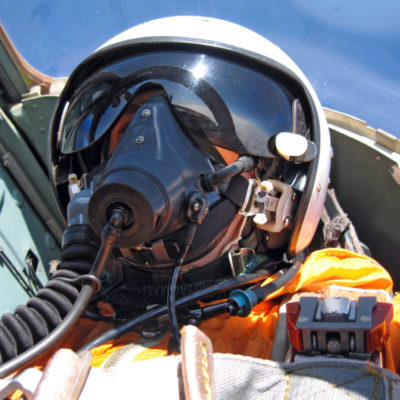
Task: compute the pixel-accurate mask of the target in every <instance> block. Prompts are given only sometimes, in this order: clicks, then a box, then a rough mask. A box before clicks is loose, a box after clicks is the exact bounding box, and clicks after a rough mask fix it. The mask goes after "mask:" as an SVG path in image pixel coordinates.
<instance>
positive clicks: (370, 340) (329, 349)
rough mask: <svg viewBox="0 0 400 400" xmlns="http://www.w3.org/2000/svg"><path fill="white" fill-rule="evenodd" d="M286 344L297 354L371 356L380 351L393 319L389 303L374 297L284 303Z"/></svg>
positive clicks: (306, 298) (303, 299)
mask: <svg viewBox="0 0 400 400" xmlns="http://www.w3.org/2000/svg"><path fill="white" fill-rule="evenodd" d="M286 307H287V308H286V310H287V314H286V318H287V325H288V333H289V342H290V344H291V346H292V347H293V348H294V350H295V351H297V352H299V353H306V354H315V353H319V354H320V353H323V354H326V353H329V354H341V355H349V354H351V353H358V354H372V353H373V352H376V351H378V352H380V351H382V349H383V346H384V344H385V341H386V339H387V338H388V336H389V325H390V321H391V320H392V318H393V305H392V304H391V303H382V302H377V299H376V297H375V296H365V297H359V298H358V300H350V299H349V298H347V297H327V298H325V299H323V300H319V298H318V297H308V296H305V297H301V298H300V301H298V302H291V303H287V305H286Z"/></svg>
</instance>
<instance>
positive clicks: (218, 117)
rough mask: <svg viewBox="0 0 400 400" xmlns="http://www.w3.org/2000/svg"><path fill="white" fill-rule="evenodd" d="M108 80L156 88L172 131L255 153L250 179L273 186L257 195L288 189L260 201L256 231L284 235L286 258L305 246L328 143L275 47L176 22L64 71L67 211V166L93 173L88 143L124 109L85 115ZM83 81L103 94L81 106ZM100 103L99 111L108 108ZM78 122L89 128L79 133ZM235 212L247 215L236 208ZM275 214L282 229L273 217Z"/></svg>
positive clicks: (126, 36) (314, 221) (302, 83)
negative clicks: (170, 115) (273, 203)
mask: <svg viewBox="0 0 400 400" xmlns="http://www.w3.org/2000/svg"><path fill="white" fill-rule="evenodd" d="M111 75H112V77H113V78H112V79H114V78H115V77H117V81H118V88H119V90H124V91H128V92H129V93H130V94H132V93H138V92H140V91H142V88H143V86H145V85H148V86H149V85H150V86H151V85H153V86H154V85H156V86H157V87H161V88H162V90H163V91H164V92H165V93H166V94H167V98H168V100H169V102H170V103H171V107H172V110H173V112H174V114H175V116H176V119H177V120H178V123H179V125H180V126H181V127H182V129H183V130H184V131H185V132H186V133H187V134H188V135H189V136H191V137H192V138H194V140H195V141H196V139H198V140H199V143H200V142H201V143H203V144H204V143H208V146H209V147H210V146H211V147H212V146H214V147H216V148H218V149H221V148H224V149H227V150H230V151H233V152H235V153H238V154H240V155H249V156H253V157H254V158H255V159H256V160H258V161H257V162H258V164H257V167H258V166H259V165H260V164H263V163H264V164H263V167H262V168H261V169H262V171H263V176H260V175H259V173H258V172H257V171H256V168H255V173H254V174H253V178H254V179H258V180H259V182H262V181H268V180H270V181H271V182H272V187H271V188H269V187H268V183H264V186H263V185H261V187H262V188H263V189H262V190H264V194H265V193H267V194H268V193H274V196H275V197H277V198H278V201H279V196H280V197H282V196H284V195H285V196H286V195H287V191H286V188H287V187H289V188H291V191H290V197H288V198H287V199H286V200H285V203H284V204H283V202H282V204H281V205H278V207H277V208H275V209H274V211H273V212H271V210H272V208H269V207H270V206H268V204H265V203H264V208H265V216H264V215H260V214H262V212H260V210H259V211H258V214H257V215H256V218H254V223H255V225H257V227H258V228H259V229H260V230H261V231H262V232H266V233H267V234H270V235H272V236H273V235H276V234H278V233H279V230H284V231H286V236H285V243H284V246H283V247H284V248H285V251H286V252H287V253H288V254H289V256H294V255H296V254H297V253H299V252H300V251H302V250H303V249H304V248H306V247H307V246H308V245H309V243H310V242H311V240H312V238H313V235H314V233H315V231H316V228H317V226H318V223H319V219H320V216H321V212H322V208H323V206H324V201H325V195H326V192H327V187H328V181H329V171H330V158H331V157H330V154H331V150H330V137H329V131H328V127H327V123H326V119H325V116H324V112H323V110H322V107H321V105H320V103H319V101H318V98H317V96H316V94H315V92H314V90H313V88H312V87H311V85H310V83H309V81H308V80H307V78H306V77H305V76H304V74H303V73H302V72H301V71H300V69H299V68H298V67H297V66H296V65H295V63H294V62H293V61H292V60H291V59H290V58H289V57H288V56H287V55H286V54H285V53H284V52H283V51H282V50H281V49H279V48H278V47H276V46H275V45H273V44H272V43H271V42H269V41H268V40H266V39H265V38H263V37H261V36H260V35H258V34H256V33H254V32H252V31H250V30H248V29H246V28H244V27H241V26H239V25H236V24H233V23H230V22H226V21H222V20H218V19H213V18H205V17H195V16H177V17H169V18H162V19H157V20H153V21H150V22H147V23H144V24H141V25H138V26H135V27H133V28H131V29H128V30H126V31H125V32H123V33H121V34H119V35H117V36H116V37H114V38H113V39H111V40H110V41H108V42H107V43H105V44H104V45H103V46H101V47H100V48H99V49H98V50H97V51H95V52H94V54H92V55H91V56H90V57H89V58H87V59H86V60H85V61H84V62H82V63H81V64H80V65H79V66H78V67H77V68H76V70H75V71H74V72H73V73H72V74H71V76H70V78H69V80H68V82H67V85H66V87H65V89H64V91H63V93H62V95H61V97H60V100H59V103H58V107H57V109H56V112H55V115H54V117H53V122H52V126H51V131H50V141H51V143H50V146H51V164H52V168H53V169H52V171H53V183H54V186H55V190H56V192H57V196H58V198H59V202H60V205H61V208H62V209H63V211H64V213H65V212H66V205H67V202H68V198H67V184H68V182H67V179H66V176H67V175H68V173H70V172H71V171H70V170H69V169H70V168H71V165H75V166H76V165H81V164H82V163H81V161H82V160H86V164H85V168H86V170H85V168H83V167H82V171H80V172H81V173H82V174H83V173H85V172H88V173H89V174H90V172H91V171H92V170H94V169H95V167H93V165H92V164H93V163H96V162H98V163H99V162H100V160H97V161H96V160H95V161H93V160H92V159H91V157H94V156H93V151H92V150H93V148H94V146H98V145H99V143H100V144H101V143H102V141H105V140H106V139H105V138H106V136H107V134H109V133H110V131H111V130H112V128H113V127H115V124H116V121H117V120H119V119H121V115H122V114H123V112H124V107H127V105H126V102H127V101H126V102H125V103H124V101H125V100H124V101H122V103H121V104H119V105H118V107H116V108H117V110H116V111H115V112H114V113H110V115H109V116H107V117H104V116H103V117H101V118H100V119H102V120H103V121H102V122H99V118H98V117H96V116H93V115H91V116H90V118H89V119H88V118H86V117H85V118H82V115H83V114H85V112H86V114H85V115H87V110H88V109H89V108H90V107H91V105H89V106H88V105H85V101H86V103H87V102H89V103H90V102H91V101H92V102H94V101H97V100H96V98H97V97H96V96H98V95H99V93H100V95H102V94H103V93H104V92H107V91H109V90H114V89H109V87H112V86H113V80H112V79H111V78H110V79H111V80H108V81H107V79H108V78H107V76H111ZM101 77H103V78H105V80H104V81H102V80H101V79H100V78H101ZM85 85H86V86H85ZM88 85H89V86H90V85H92V86H93V85H98V87H100V86H101V85H103V89H101V90H100V89H99V90H98V91H97V92H96V93H94V92H93V91H92V92H91V98H90V99H89V100H88V98H87V96H86V97H85V99H84V100H85V101H83V100H82V98H80V97H79V96H82V93H83V92H85V93H86V94H87V90H86V89H85V90H86V91H85V90H83V89H82V87H85V88H87V87H88ZM92 86H90V87H92ZM132 88H133V89H132ZM121 93H122V92H121ZM128 95H129V94H128ZM120 98H121V96H120ZM85 107H86V108H85ZM102 107H103V112H104V115H106V114H107V113H108V111H109V108H110V107H108V106H107V105H104V104H103V105H102ZM89 114H90V113H89ZM76 121H78V123H77V122H76ZM82 121H83V122H82ZM93 121H97V122H96V124H97V125H96V126H94V125H93V124H95V122H93ZM85 124H89V125H90V128H88V129H87V130H86V131H85V132H86V133H83V130H84V129H83V128H82V127H83V125H85ZM209 147H207V145H205V147H204V148H206V149H207V148H209ZM96 149H97V148H96ZM91 151H92V153H90V152H91ZM96 151H97V150H96ZM94 158H95V157H94ZM88 159H90V160H88ZM172 161H173V160H171V162H172ZM274 162H276V163H280V164H279V165H280V166H282V165H283V167H282V168H281V169H279V168H280V167H276V165H275V164H274ZM268 165H273V167H271V168H272V170H273V171H272V170H271V171H269V170H268V168H267V167H266V166H268ZM75 168H76V167H75ZM74 172H75V171H74ZM280 182H281V183H282V184H283V188H281V187H280V186H279V183H280ZM262 190H261V191H262ZM260 196H261V197H262V193H261V194H260ZM257 201H260V199H258V200H257V199H256V202H257ZM290 202H293V204H294V206H291V205H290V204H289V203H290ZM252 207H255V204H252ZM279 207H280V208H279ZM247 211H249V207H248V208H247ZM238 212H242V213H244V212H243V207H242V209H241V210H240V211H238ZM285 212H287V213H288V215H290V218H288V217H287V215H285ZM278 214H279V215H278ZM278 216H279V218H281V219H282V221H278V222H279V223H277V221H274V218H278ZM206 218H207V217H206ZM277 225H278V226H277ZM169 233H170V232H169ZM152 239H154V238H153V237H152ZM156 239H157V237H156Z"/></svg>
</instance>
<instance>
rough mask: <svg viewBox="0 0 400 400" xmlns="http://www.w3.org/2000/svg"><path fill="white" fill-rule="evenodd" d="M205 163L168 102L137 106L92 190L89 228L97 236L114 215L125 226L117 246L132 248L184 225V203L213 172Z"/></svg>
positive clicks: (155, 100) (156, 97)
mask: <svg viewBox="0 0 400 400" xmlns="http://www.w3.org/2000/svg"><path fill="white" fill-rule="evenodd" d="M213 171H214V169H213V167H212V165H211V163H210V160H209V157H208V156H207V155H206V154H205V153H203V152H202V151H201V150H200V149H199V148H198V147H197V146H196V145H195V144H194V143H193V142H192V141H191V140H190V139H189V138H188V136H187V135H186V134H185V132H184V131H183V130H182V128H181V127H180V125H179V124H178V122H177V121H176V119H175V116H174V114H173V112H172V110H171V107H170V104H169V102H168V100H167V99H166V98H165V97H164V96H162V95H159V94H156V95H154V96H153V97H152V98H151V99H150V100H149V101H148V102H147V103H146V104H144V105H143V106H141V107H140V108H139V109H138V110H137V112H136V113H135V115H134V117H133V118H132V120H131V122H130V123H129V125H128V126H127V128H126V130H125V132H124V135H123V137H122V139H121V140H120V141H119V143H118V145H117V146H116V148H115V149H114V151H113V153H112V155H111V156H110V158H109V159H108V161H107V162H106V164H105V166H104V168H103V169H102V170H101V172H99V174H97V175H96V176H95V177H94V178H93V180H92V185H91V190H92V194H91V196H90V200H89V204H88V218H89V222H90V224H91V226H92V228H93V230H94V231H95V233H96V234H97V235H99V236H100V234H101V230H102V229H103V227H104V226H105V225H106V223H107V221H108V220H109V219H110V217H111V215H112V213H113V212H114V211H115V210H117V209H118V210H120V211H122V213H123V215H124V223H123V228H122V232H121V234H120V235H119V238H118V240H117V242H116V246H118V247H121V248H132V247H135V246H137V245H140V244H142V243H145V242H149V241H152V240H155V239H158V238H161V237H164V236H166V235H168V234H170V233H172V232H175V231H177V230H178V229H180V228H182V227H184V226H185V225H187V224H188V220H187V214H186V210H187V201H188V198H190V197H191V196H192V194H193V192H196V191H200V183H199V180H200V176H201V175H203V174H207V173H210V172H213Z"/></svg>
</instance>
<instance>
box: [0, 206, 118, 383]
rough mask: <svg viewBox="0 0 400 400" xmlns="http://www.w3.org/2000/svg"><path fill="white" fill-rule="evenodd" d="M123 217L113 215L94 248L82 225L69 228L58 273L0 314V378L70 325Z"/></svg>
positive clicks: (37, 353) (95, 286) (94, 287)
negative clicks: (78, 230)
mask: <svg viewBox="0 0 400 400" xmlns="http://www.w3.org/2000/svg"><path fill="white" fill-rule="evenodd" d="M122 221H123V215H121V214H120V213H119V212H116V213H114V214H113V215H112V217H111V219H110V222H109V223H108V225H107V226H106V227H105V229H104V231H103V237H102V243H101V246H100V248H99V249H98V250H97V248H96V246H94V245H93V244H94V242H93V241H91V240H90V238H89V239H88V237H87V236H86V240H85V233H84V232H83V231H84V230H85V229H86V228H83V230H82V231H81V233H80V234H77V233H76V232H77V228H76V226H75V227H74V228H72V227H71V230H70V231H68V229H69V228H68V229H67V231H66V236H67V238H69V239H68V240H67V242H68V243H67V245H65V248H64V250H63V253H62V257H61V258H62V261H61V265H59V266H58V270H57V272H56V273H55V274H54V275H53V276H52V277H51V280H50V281H49V282H48V283H47V284H46V286H45V287H44V288H43V289H41V290H39V291H38V293H37V294H36V295H35V296H34V297H32V298H31V299H29V301H28V302H27V304H26V305H25V306H23V305H21V306H18V307H17V308H16V310H15V312H14V314H11V313H6V314H4V315H3V316H2V318H1V323H0V354H1V362H5V364H3V365H2V366H0V378H2V377H4V376H6V375H8V374H10V373H11V372H13V371H15V370H17V369H19V368H21V367H23V366H24V365H26V364H28V363H30V362H32V361H33V360H34V359H35V358H37V357H39V356H40V355H42V354H43V353H44V352H45V351H47V350H48V349H50V348H51V347H52V346H53V345H54V344H56V343H57V342H58V341H59V340H60V339H61V338H62V337H63V336H64V335H65V334H66V333H67V332H68V331H69V330H70V329H71V328H72V326H73V325H74V323H75V322H76V321H77V320H78V318H79V317H80V316H81V315H82V313H83V312H84V311H85V309H86V307H87V305H88V303H89V301H90V299H91V298H92V296H93V294H94V293H95V291H96V290H97V289H98V288H99V287H98V285H99V280H98V279H97V278H98V277H100V275H101V273H102V271H103V269H104V267H105V263H106V261H107V260H108V257H109V255H110V252H111V250H112V247H113V242H114V238H115V237H116V236H117V234H118V232H119V228H120V226H121V224H122ZM87 228H89V227H87ZM89 229H90V228H89ZM72 231H75V232H72ZM71 232H72V233H71ZM71 237H72V238H73V239H71ZM93 260H94V261H93ZM82 282H83V285H82V287H81V289H80V290H79V287H80V286H81V283H82ZM96 282H97V283H96Z"/></svg>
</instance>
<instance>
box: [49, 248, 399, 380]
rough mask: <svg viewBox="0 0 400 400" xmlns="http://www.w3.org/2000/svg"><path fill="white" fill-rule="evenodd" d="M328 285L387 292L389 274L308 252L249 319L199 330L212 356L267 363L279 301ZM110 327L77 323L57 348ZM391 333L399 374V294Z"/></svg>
mask: <svg viewBox="0 0 400 400" xmlns="http://www.w3.org/2000/svg"><path fill="white" fill-rule="evenodd" d="M272 279H274V277H272V278H270V279H268V280H266V282H265V284H266V283H268V282H269V281H271V280H272ZM330 285H338V286H345V287H352V288H362V289H383V290H385V291H387V292H388V293H391V291H392V279H391V277H390V275H389V273H388V272H387V271H386V270H385V269H384V268H383V267H382V266H380V265H379V264H378V263H377V262H376V261H375V260H373V259H371V258H369V257H366V256H362V255H359V254H355V253H352V252H350V251H346V250H340V249H324V250H319V251H315V252H313V253H312V254H311V255H310V256H309V257H308V258H307V259H306V260H305V262H304V263H303V265H302V267H301V269H300V271H299V272H298V274H297V275H296V276H295V278H294V279H293V280H292V281H291V282H289V283H287V284H286V285H285V286H284V287H282V288H281V289H280V290H278V291H277V292H275V293H273V294H272V295H271V296H269V298H268V299H267V300H265V301H264V302H262V303H261V304H259V305H257V306H256V307H254V309H253V311H252V313H251V314H250V315H249V316H248V317H246V318H240V317H231V316H228V315H220V316H217V317H214V318H211V319H209V320H205V321H203V322H202V323H201V325H200V329H201V330H203V332H204V333H205V334H206V335H208V336H209V337H210V339H211V341H212V343H213V348H214V352H218V353H232V354H242V355H246V356H251V357H258V358H264V359H267V358H269V357H270V354H271V350H272V345H273V340H274V335H275V327H276V324H277V321H278V316H279V307H280V303H281V301H282V296H284V295H287V294H293V293H297V292H301V291H303V292H315V293H321V292H324V290H326V288H327V287H328V286H330ZM110 327H111V325H110V324H106V323H98V322H94V321H90V320H87V319H82V320H80V321H79V323H78V324H77V325H76V326H75V327H74V329H73V330H72V332H71V333H70V334H69V335H68V337H67V338H66V339H65V340H64V341H63V342H62V344H61V345H62V346H63V347H71V348H72V349H78V348H80V347H81V346H82V345H83V344H85V343H88V342H90V341H91V340H93V339H94V338H95V337H97V336H98V335H99V334H101V333H102V332H104V331H105V330H107V329H109V328H110ZM390 332H391V337H390V340H388V341H387V344H386V347H385V350H384V356H385V366H386V368H388V369H390V370H392V371H395V372H396V371H397V372H400V349H399V348H398V345H397V344H398V343H399V339H400V294H399V295H397V296H395V298H394V319H393V322H392V324H391V327H390ZM139 338H140V336H139V334H137V333H129V334H126V335H124V336H122V337H121V338H118V339H115V340H113V341H111V342H109V343H107V344H104V345H102V346H99V347H97V348H95V349H93V350H92V354H93V362H92V366H95V367H99V366H101V365H102V364H103V363H104V361H105V360H106V359H107V358H108V357H109V356H110V355H111V354H112V353H114V352H115V351H116V350H118V349H119V348H121V347H122V346H124V345H125V344H128V343H132V342H135V341H137V340H138V339H139ZM168 339H169V337H168V335H167V336H166V337H165V338H164V339H163V340H162V341H161V342H160V343H159V344H158V345H156V346H154V347H152V348H151V349H144V350H143V351H142V352H141V353H140V354H138V355H136V356H135V357H134V359H133V360H132V361H137V360H144V359H150V358H155V357H163V356H166V355H168V354H169V353H168ZM46 358H48V355H46ZM42 360H43V361H44V360H45V358H43V359H42ZM43 364H44V362H43Z"/></svg>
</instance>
